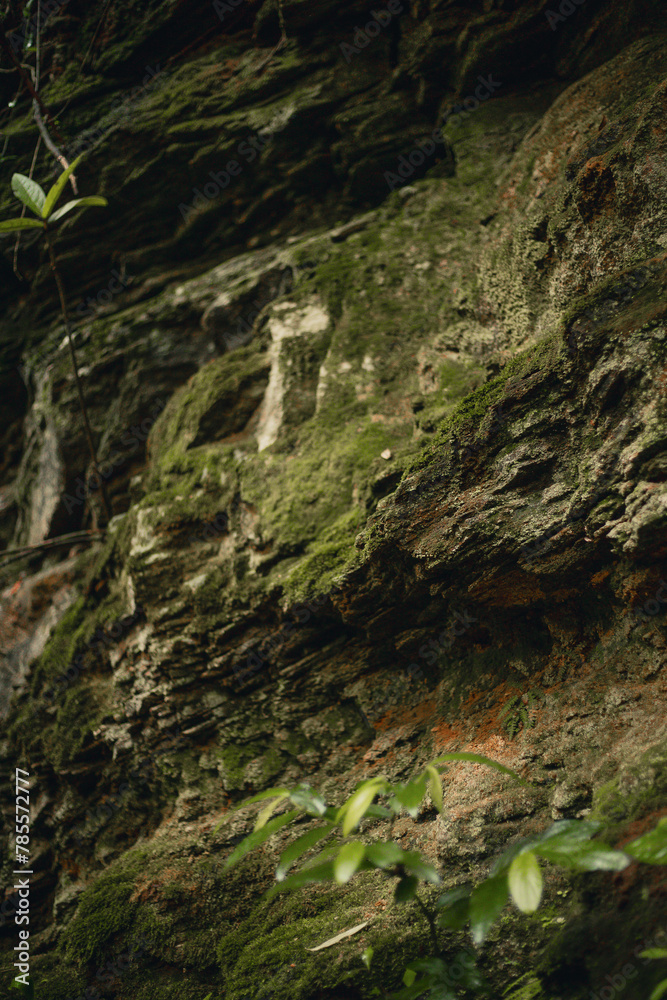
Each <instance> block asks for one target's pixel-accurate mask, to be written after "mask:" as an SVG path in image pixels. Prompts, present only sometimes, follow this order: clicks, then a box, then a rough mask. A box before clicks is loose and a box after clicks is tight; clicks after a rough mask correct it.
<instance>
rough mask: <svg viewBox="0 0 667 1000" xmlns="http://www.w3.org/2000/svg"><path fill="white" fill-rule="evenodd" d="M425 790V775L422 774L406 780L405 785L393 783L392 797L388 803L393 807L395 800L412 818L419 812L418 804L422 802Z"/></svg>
mask: <svg viewBox="0 0 667 1000" xmlns="http://www.w3.org/2000/svg"><path fill="white" fill-rule="evenodd" d="M425 791H426V777H425V776H424V775H422V776H421V777H420V778H417V779H415V780H414V781H410V782H408V784H407V785H395V786H394V798H393V799H392V800H391V802H390V805H391V806H392V807H394V808H395V802H399V803H400V805H401V806H402V807H403V808H404V809H405V810H407V812H408V813H409V814H410V816H412V818H413V819H414V818H415V817H416V816H417V814H418V812H419V806H420V805H421V803H422V799H423V798H424V792H425ZM397 811H398V810H397Z"/></svg>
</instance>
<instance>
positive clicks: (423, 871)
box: [403, 851, 441, 885]
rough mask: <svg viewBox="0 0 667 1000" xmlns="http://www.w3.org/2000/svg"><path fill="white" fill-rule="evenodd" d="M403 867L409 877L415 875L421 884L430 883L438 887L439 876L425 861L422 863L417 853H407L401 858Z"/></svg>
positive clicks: (422, 860)
mask: <svg viewBox="0 0 667 1000" xmlns="http://www.w3.org/2000/svg"><path fill="white" fill-rule="evenodd" d="M403 867H404V868H405V870H406V871H407V872H408V874H409V875H415V876H416V877H417V878H419V879H421V880H422V882H432V883H433V885H440V881H441V879H440V876H439V875H438V873H437V871H436V870H435V868H434V867H433V865H430V864H429V863H428V862H427V861H424V859H423V858H422V856H421V854H420V853H419V851H408V852H406V853H405V854H404V856H403Z"/></svg>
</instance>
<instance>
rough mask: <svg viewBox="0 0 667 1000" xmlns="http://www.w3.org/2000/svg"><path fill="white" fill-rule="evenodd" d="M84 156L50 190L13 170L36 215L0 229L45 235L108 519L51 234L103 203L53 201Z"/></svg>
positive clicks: (95, 198) (93, 198)
mask: <svg viewBox="0 0 667 1000" xmlns="http://www.w3.org/2000/svg"><path fill="white" fill-rule="evenodd" d="M82 159H83V155H82V156H78V157H77V158H76V160H74V162H73V163H71V164H70V165H69V167H67V169H66V170H64V171H63V172H62V174H61V175H60V177H59V178H58V180H57V181H56V182H55V184H54V185H53V187H52V188H51V189H50V191H49V193H48V194H46V192H45V191H44V189H43V188H41V187H40V185H39V184H37V182H36V181H33V180H32V179H31V178H30V177H26V176H25V175H24V174H14V175H13V176H12V191H13V192H14V194H15V195H16V197H17V198H18V199H19V201H20V202H22V203H23V205H24V206H25V207H26V208H27V209H29V210H30V211H31V212H32V213H33V215H35V216H36V218H34V219H30V218H24V217H23V216H21V217H20V218H18V219H8V220H7V221H5V222H0V233H11V232H17V231H19V230H22V229H41V230H42V231H43V233H44V238H45V240H46V245H47V248H48V251H49V260H50V262H51V270H52V271H53V276H54V279H55V282H56V287H57V289H58V296H59V299H60V311H61V314H62V317H63V322H64V324H65V330H66V331H67V342H68V345H69V350H70V357H71V359H72V368H73V370H74V381H75V383H76V387H77V392H78V395H79V406H80V408H81V415H82V417H83V424H84V428H85V432H86V440H87V442H88V450H89V452H90V457H91V459H92V464H93V470H94V472H95V474H96V476H97V479H98V481H99V483H100V494H101V497H102V504H103V506H104V512H105V514H106V518H107V521H109V520H110V519H111V509H110V507H109V501H108V499H107V495H106V490H105V489H104V480H103V479H102V476H101V474H100V470H99V466H98V462H97V453H96V451H95V445H94V443H93V434H92V431H91V429H90V421H89V420H88V410H87V409H86V401H85V399H84V395H83V388H82V386H81V379H80V378H79V367H78V364H77V360H76V353H75V351H74V341H73V339H72V331H71V328H70V323H69V318H68V315H67V300H66V298H65V289H64V286H63V281H62V277H61V274H60V271H59V269H58V262H57V260H56V255H55V252H54V249H53V241H52V238H51V234H52V229H53V225H54V223H56V222H59V221H60V219H62V218H64V216H66V215H69V213H70V212H73V211H75V210H76V209H79V208H91V207H92V206H94V205H102V206H106V204H107V200H106V198H102V197H101V196H100V195H90V196H88V197H87V198H75V199H74V200H73V201H68V202H67V203H66V204H65V205H63V206H62V208H56V204H57V202H58V200H59V198H60V196H61V194H62V193H63V191H64V190H65V185H66V184H67V181H68V180H69V178H70V176H71V175H72V173H73V172H74V170H76V168H77V166H78V165H79V163H80V162H81V160H82Z"/></svg>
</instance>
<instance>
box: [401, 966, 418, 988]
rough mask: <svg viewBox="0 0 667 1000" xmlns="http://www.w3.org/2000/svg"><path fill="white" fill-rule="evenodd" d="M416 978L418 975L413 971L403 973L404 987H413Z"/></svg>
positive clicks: (407, 970) (408, 970)
mask: <svg viewBox="0 0 667 1000" xmlns="http://www.w3.org/2000/svg"><path fill="white" fill-rule="evenodd" d="M416 978H417V973H416V972H415V971H414V970H413V969H406V970H405V972H404V973H403V985H404V986H412V984H413V983H414V981H415V979H416Z"/></svg>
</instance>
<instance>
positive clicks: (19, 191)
mask: <svg viewBox="0 0 667 1000" xmlns="http://www.w3.org/2000/svg"><path fill="white" fill-rule="evenodd" d="M12 191H13V192H14V194H15V195H16V197H17V198H18V199H19V201H21V202H23V204H24V205H25V206H26V208H29V209H30V211H31V212H34V213H35V215H37V216H41V214H42V208H43V205H44V201H45V199H46V195H45V194H44V191H43V190H42V188H41V187H40V186H39V184H38V183H37V182H36V181H33V180H31V179H30V177H26V176H25V174H14V175H13V177H12Z"/></svg>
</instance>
